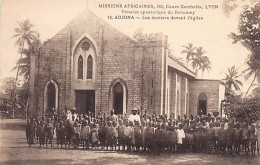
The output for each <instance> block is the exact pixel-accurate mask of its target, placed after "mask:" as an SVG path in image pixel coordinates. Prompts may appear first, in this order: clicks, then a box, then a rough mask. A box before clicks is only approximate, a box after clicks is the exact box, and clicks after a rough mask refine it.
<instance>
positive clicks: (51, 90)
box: [44, 80, 59, 114]
mask: <svg viewBox="0 0 260 165" xmlns="http://www.w3.org/2000/svg"><path fill="white" fill-rule="evenodd" d="M58 92H59V91H58V85H57V83H56V82H55V81H53V80H50V81H49V82H48V83H47V84H46V86H45V89H44V114H46V113H47V114H49V112H50V111H51V110H52V109H53V108H54V109H55V111H56V112H57V113H58Z"/></svg>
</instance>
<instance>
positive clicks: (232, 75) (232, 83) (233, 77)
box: [223, 65, 243, 93]
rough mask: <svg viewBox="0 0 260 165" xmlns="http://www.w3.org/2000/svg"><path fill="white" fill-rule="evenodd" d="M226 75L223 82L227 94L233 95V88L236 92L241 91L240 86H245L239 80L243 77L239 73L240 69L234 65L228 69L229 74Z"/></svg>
mask: <svg viewBox="0 0 260 165" xmlns="http://www.w3.org/2000/svg"><path fill="white" fill-rule="evenodd" d="M225 74H226V77H225V79H223V80H224V84H225V86H226V91H227V93H231V90H232V87H234V88H235V90H237V91H240V86H241V87H242V86H243V84H242V82H241V81H239V80H238V78H239V77H240V76H241V74H239V73H238V68H236V67H235V65H234V66H232V67H231V68H228V73H225Z"/></svg>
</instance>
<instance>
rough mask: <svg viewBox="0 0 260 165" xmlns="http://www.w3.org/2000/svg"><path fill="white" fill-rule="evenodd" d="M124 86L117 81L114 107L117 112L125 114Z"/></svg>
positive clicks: (114, 90) (114, 89) (114, 88)
mask: <svg viewBox="0 0 260 165" xmlns="http://www.w3.org/2000/svg"><path fill="white" fill-rule="evenodd" d="M123 93H124V90H123V86H122V85H121V84H120V83H119V82H117V83H116V84H115V85H114V87H113V98H114V100H113V109H114V110H115V114H123V96H124V95H123Z"/></svg>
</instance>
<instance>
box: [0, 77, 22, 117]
mask: <svg viewBox="0 0 260 165" xmlns="http://www.w3.org/2000/svg"><path fill="white" fill-rule="evenodd" d="M18 83H20V82H18ZM14 85H15V78H13V77H8V78H5V79H4V80H3V81H2V86H1V87H0V111H1V114H5V117H8V118H9V117H11V116H12V113H13V110H15V111H14V116H15V117H16V118H21V117H24V116H25V111H24V107H25V105H26V101H25V100H26V99H25V97H26V96H25V95H24V86H21V87H18V88H13V86H14Z"/></svg>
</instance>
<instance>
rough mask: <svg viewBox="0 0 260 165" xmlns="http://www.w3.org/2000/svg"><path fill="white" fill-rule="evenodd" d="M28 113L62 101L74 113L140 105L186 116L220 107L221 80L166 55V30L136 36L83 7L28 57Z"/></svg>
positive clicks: (60, 108) (150, 110)
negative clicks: (206, 77) (203, 75)
mask: <svg viewBox="0 0 260 165" xmlns="http://www.w3.org/2000/svg"><path fill="white" fill-rule="evenodd" d="M29 93H30V94H29V107H28V108H29V111H28V112H29V116H34V117H37V116H41V115H43V114H46V113H48V111H50V109H52V108H54V109H55V111H56V112H57V113H58V114H60V115H62V114H64V110H65V106H69V107H70V108H71V107H76V109H77V112H78V113H86V112H88V111H90V112H92V113H94V114H97V113H98V112H109V111H110V110H111V109H114V110H115V113H116V114H125V113H128V114H129V113H131V109H133V108H138V109H139V110H140V111H142V112H144V111H147V112H148V113H149V114H153V113H156V114H167V115H171V114H174V115H175V117H177V116H178V115H180V116H184V114H187V115H188V116H189V115H190V114H193V115H196V114H197V113H200V112H201V113H203V114H207V113H209V112H214V111H219V112H220V103H221V100H222V99H224V86H223V85H221V83H220V81H219V80H200V79H197V78H196V75H195V73H193V72H192V71H191V70H189V69H188V68H187V67H185V66H184V65H182V64H181V63H180V62H178V61H176V60H175V59H174V58H172V57H171V56H170V55H169V50H168V38H167V36H165V35H163V34H161V33H157V34H146V35H143V36H142V39H139V40H135V39H132V38H131V37H128V36H126V35H125V34H123V33H121V32H119V31H118V30H117V29H115V28H114V27H112V26H111V25H109V24H108V23H106V22H105V21H103V20H102V19H100V18H99V17H97V16H96V15H95V14H93V13H92V12H91V11H85V12H83V13H82V14H80V15H79V16H78V17H76V18H75V19H74V20H72V21H71V22H70V23H69V24H68V25H67V26H66V27H65V28H63V29H62V30H61V31H60V32H58V33H57V34H56V35H55V36H54V37H53V38H51V39H50V40H48V41H46V42H44V43H43V45H42V46H41V48H40V53H39V54H38V55H36V56H32V57H31V76H30V92H29Z"/></svg>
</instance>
